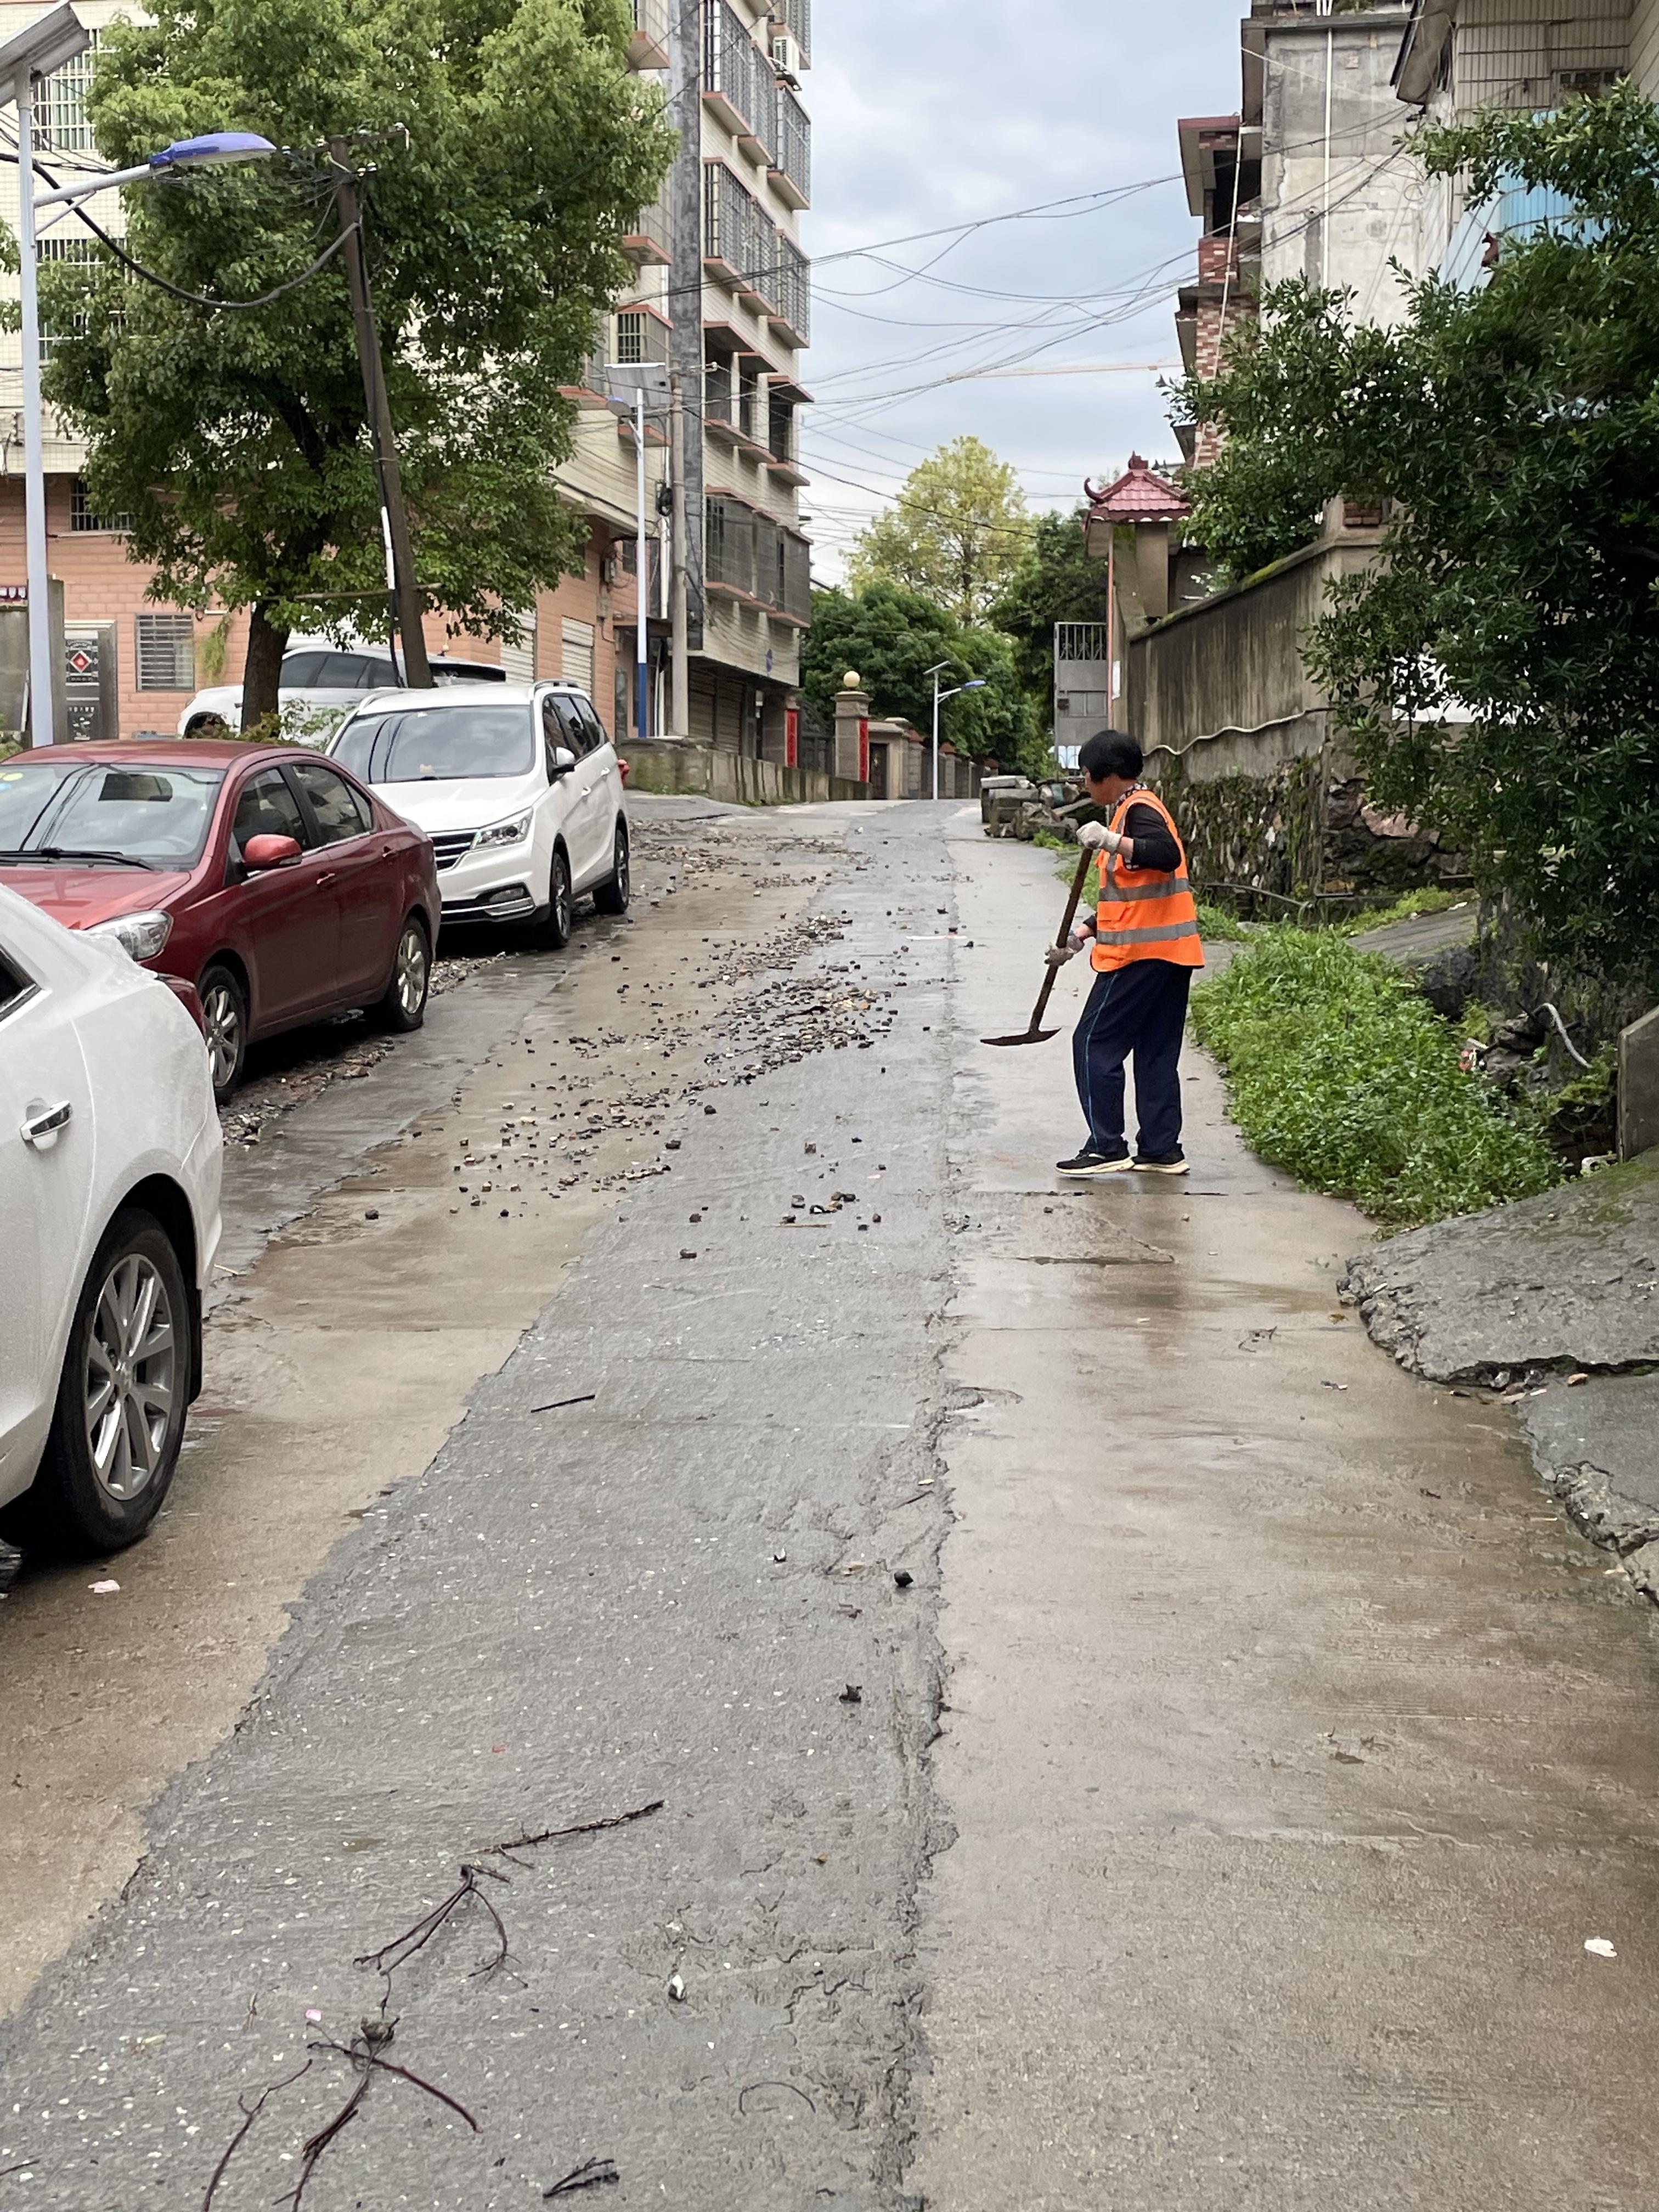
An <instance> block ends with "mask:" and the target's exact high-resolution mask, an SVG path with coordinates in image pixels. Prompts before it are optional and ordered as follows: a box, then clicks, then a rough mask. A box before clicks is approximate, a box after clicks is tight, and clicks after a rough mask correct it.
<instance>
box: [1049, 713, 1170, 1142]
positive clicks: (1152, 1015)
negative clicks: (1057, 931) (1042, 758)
mask: <svg viewBox="0 0 1659 2212" xmlns="http://www.w3.org/2000/svg"><path fill="white" fill-rule="evenodd" d="M1143 765H1144V763H1143V760H1142V757H1141V750H1140V747H1139V745H1138V744H1136V743H1135V741H1134V739H1133V738H1128V737H1125V736H1124V735H1123V733H1122V732H1121V731H1119V730H1100V731H1097V732H1096V734H1095V735H1094V736H1093V737H1092V738H1089V739H1087V741H1086V742H1085V744H1084V745H1083V746H1082V747H1081V749H1080V750H1079V754H1078V766H1079V769H1080V770H1081V771H1082V775H1083V780H1084V784H1085V787H1086V789H1087V791H1088V794H1089V797H1090V798H1091V799H1092V800H1093V801H1094V803H1095V805H1097V807H1099V808H1100V810H1101V811H1102V812H1103V814H1104V815H1105V816H1106V817H1107V819H1106V820H1105V821H1103V822H1100V821H1091V822H1085V823H1084V824H1083V826H1082V828H1081V829H1079V831H1078V842H1079V845H1083V846H1085V847H1089V848H1092V850H1093V851H1094V853H1095V854H1096V858H1097V874H1098V877H1099V879H1100V898H1099V903H1098V905H1097V907H1096V909H1095V911H1094V914H1093V915H1079V917H1078V919H1077V921H1076V922H1075V923H1074V924H1073V928H1072V933H1071V935H1070V937H1069V939H1067V941H1066V944H1065V945H1050V947H1049V948H1048V963H1049V965H1050V966H1051V967H1058V966H1059V965H1060V963H1061V962H1062V961H1066V960H1070V959H1072V958H1073V957H1075V956H1076V955H1077V954H1078V953H1079V952H1081V951H1083V950H1084V949H1085V946H1086V947H1087V948H1088V951H1089V958H1090V963H1091V966H1092V967H1093V969H1094V970H1095V980H1094V987H1093V988H1092V989H1091V992H1090V994H1089V997H1088V1000H1087V1003H1086V1004H1085V1006H1084V1009H1083V1013H1082V1017H1081V1018H1080V1019H1079V1023H1078V1025H1077V1030H1076V1032H1075V1034H1074V1036H1073V1040H1072V1051H1073V1060H1074V1062H1075V1065H1076V1070H1077V1091H1078V1097H1079V1101H1080V1102H1081V1103H1082V1107H1083V1118H1084V1121H1085V1124H1086V1125H1087V1129H1088V1134H1087V1135H1086V1136H1085V1139H1084V1141H1083V1145H1082V1148H1081V1150H1080V1151H1079V1152H1076V1153H1074V1154H1073V1157H1072V1158H1070V1159H1069V1160H1060V1161H1058V1162H1057V1163H1056V1165H1057V1167H1058V1169H1059V1171H1060V1174H1061V1175H1063V1176H1109V1175H1119V1174H1121V1173H1123V1172H1125V1171H1126V1170H1130V1169H1139V1170H1141V1171H1143V1172H1144V1173H1146V1174H1148V1175H1168V1176H1179V1175H1185V1174H1186V1172H1187V1156H1186V1154H1185V1153H1184V1152H1182V1149H1181V1038H1182V1030H1183V1029H1184V1028H1185V1026H1186V1021H1187V994H1188V990H1189V988H1190V987H1191V984H1192V979H1193V970H1194V968H1201V967H1202V966H1203V965H1204V951H1203V947H1202V946H1201V945H1200V943H1199V936H1198V909H1197V907H1196V906H1195V905H1194V901H1193V894H1192V890H1191V888H1190V887H1189V885H1188V881H1187V854H1186V848H1184V847H1183V845H1182V842H1181V836H1180V833H1179V831H1178V830H1177V829H1176V826H1175V823H1174V821H1173V820H1172V819H1171V817H1170V811H1169V809H1168V808H1167V807H1166V806H1165V805H1164V802H1163V800H1162V799H1159V798H1158V796H1157V794H1156V793H1154V792H1152V791H1150V790H1148V788H1147V787H1146V785H1145V784H1144V783H1142V782H1141V781H1140V771H1141V769H1142V767H1143ZM1132 1053H1133V1055H1134V1063H1135V1111H1136V1115H1137V1116H1138V1120H1139V1129H1138V1132H1137V1141H1136V1148H1135V1152H1134V1153H1133V1157H1131V1155H1130V1152H1129V1147H1128V1146H1127V1144H1126V1143H1125V1141H1124V1136H1123V1064H1124V1062H1125V1060H1127V1059H1128V1057H1129V1055H1130V1054H1132Z"/></svg>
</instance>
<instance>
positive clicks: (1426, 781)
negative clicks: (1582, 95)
mask: <svg viewBox="0 0 1659 2212" xmlns="http://www.w3.org/2000/svg"><path fill="white" fill-rule="evenodd" d="M1419 146H1420V148H1421V149H1422V150H1423V152H1424V153H1425V157H1426V159H1427V161H1428V163H1429V166H1430V167H1431V170H1434V171H1437V172H1440V173H1453V172H1458V171H1461V172H1462V173H1463V174H1464V175H1465V177H1466V178H1467V179H1468V192H1469V195H1470V200H1471V204H1476V205H1478V204H1480V200H1481V198H1482V197H1484V196H1485V195H1486V194H1487V193H1489V192H1490V191H1492V189H1493V188H1494V187H1495V186H1496V185H1497V184H1498V180H1499V179H1500V178H1516V179H1520V180H1521V181H1522V183H1523V184H1524V185H1528V186H1547V187H1549V188H1550V189H1551V190H1552V191H1553V192H1555V193H1559V194H1561V195H1563V196H1565V198H1566V199H1567V200H1568V201H1569V202H1571V204H1573V206H1574V207H1575V208H1576V209H1577V211H1578V213H1577V220H1575V221H1571V222H1555V223H1551V224H1548V225H1545V226H1542V227H1540V228H1535V229H1534V230H1532V231H1530V232H1528V233H1522V234H1518V235H1516V236H1512V237H1511V238H1510V239H1507V240H1505V241H1504V245H1503V248H1502V251H1501V252H1500V253H1499V255H1498V259H1497V262H1496V265H1495V266H1494V267H1493V268H1492V270H1491V272H1490V276H1489V278H1488V280H1487V281H1486V283H1483V284H1481V285H1480V287H1479V288H1478V289H1473V290H1468V291H1462V290H1459V289H1455V288H1454V287H1453V286H1451V285H1449V284H1447V283H1441V282H1439V281H1438V280H1437V279H1434V278H1429V279H1425V280H1424V281H1422V282H1419V283H1416V284H1414V285H1413V288H1412V290H1411V294H1410V304H1409V312H1408V313H1407V316H1406V318H1405V319H1404V320H1403V321H1401V323H1399V324H1398V325H1395V326H1394V327H1393V328H1392V329H1390V330H1388V331H1383V330H1378V329H1375V328H1372V327H1370V326H1367V325H1358V326H1352V325H1349V324H1348V323H1347V322H1346V319H1345V314H1344V307H1345V304H1346V303H1345V301H1343V299H1342V298H1341V296H1340V295H1334V294H1330V293H1323V292H1319V291H1316V290H1314V289H1310V288H1308V287H1305V286H1301V285H1287V286H1285V287H1282V288H1280V289H1278V290H1276V291H1275V292H1273V294H1271V295H1269V297H1268V298H1267V301H1266V302H1265V303H1264V304H1265V307H1266V309H1267V313H1266V314H1265V316H1264V319H1263V323H1262V327H1261V331H1260V332H1259V333H1258V334H1257V335H1256V336H1255V337H1254V339H1252V340H1250V341H1249V342H1247V343H1243V344H1241V345H1240V346H1239V347H1238V348H1237V350H1235V351H1234V352H1233V353H1232V354H1231V358H1230V360H1229V362H1227V363H1226V364H1225V366H1224V368H1223V372H1222V374H1221V375H1220V376H1219V377H1218V379H1217V380H1215V381H1214V382H1213V383H1211V384H1207V385H1206V384H1191V385H1189V386H1188V387H1187V398H1188V406H1189V408H1190V410H1191V412H1192V414H1193V416H1194V419H1195V420H1200V421H1206V422H1217V423H1219V424H1220V425H1222V426H1223V427H1224V428H1225V430H1226V432H1227V441H1226V443H1225V446H1224V447H1223V449H1222V451H1221V453H1220V456H1219V458H1218V460H1217V461H1216V463H1215V465H1214V466H1213V468H1212V470H1211V471H1209V472H1208V474H1207V477H1195V479H1194V482H1193V485H1192V489H1193V495H1194V507H1195V528H1196V530H1197V532H1198V533H1199V534H1200V536H1201V537H1203V538H1204V539H1205V541H1206V543H1207V544H1210V545H1211V546H1212V547H1214V548H1216V549H1218V550H1225V551H1227V552H1228V553H1229V554H1230V555H1231V557H1233V558H1234V559H1235V560H1239V561H1248V560H1250V559H1254V558H1255V557H1256V556H1257V555H1258V554H1259V553H1260V552H1261V551H1263V550H1267V549H1269V548H1273V549H1275V550H1285V542H1284V541H1285V531H1286V520H1287V518H1289V519H1290V520H1295V518H1296V517H1297V515H1301V516H1303V517H1309V516H1311V515H1312V514H1314V513H1316V512H1317V510H1318V508H1319V506H1320V504H1321V503H1322V501H1324V500H1325V499H1327V498H1329V497H1332V496H1334V495H1337V494H1339V493H1346V494H1349V495H1362V496H1367V497H1370V498H1372V499H1381V500H1387V501H1390V502H1391V510H1390V512H1391V520H1390V522H1389V527H1388V531H1387V534H1386V542H1385V545H1384V549H1383V558H1382V559H1381V560H1380V561H1379V562H1377V563H1376V565H1374V566H1372V567H1370V568H1367V569H1366V570H1365V571H1364V572H1363V573H1361V574H1358V575H1354V576H1352V577H1349V578H1346V579H1345V580H1342V581H1340V583H1338V584H1336V585H1334V586H1333V587H1332V589H1331V593H1330V603H1329V605H1328V608H1327V610H1326V611H1325V612H1324V613H1323V614H1322V616H1321V617H1318V618H1317V619H1316V621H1315V623H1313V625H1312V627H1311V630H1310V635H1309V637H1308V639H1307V641H1306V643H1305V647H1304V650H1305V652H1306V653H1307V656H1308V659H1309V662H1310V666H1311V667H1312V669H1313V671H1314V672H1315V673H1316V677H1317V678H1318V679H1319V680H1320V681H1321V682H1322V684H1324V685H1325V686H1326V688H1327V690H1328V693H1329V696H1331V698H1332V699H1333V701H1334V703H1335V705H1336V708H1337V709H1338V711H1339V713H1340V715H1341V716H1342V718H1343V720H1344V721H1345V722H1346V724H1347V725H1348V726H1349V727H1350V728H1351V729H1352V731H1353V732H1354V734H1355V738H1356V740H1357V743H1358V749H1359V751H1360V755H1361V757H1362V761H1363V763H1364V766H1365V769H1366V771H1367V774H1368V776H1369V778H1370V784H1371V788H1372V792H1373V794H1374V796H1375V797H1376V799H1378V800H1379V801H1381V802H1382V803H1383V805H1391V806H1396V807H1398V808H1400V809H1401V810H1402V811H1407V812H1410V813H1413V814H1415V815H1417V816H1418V817H1419V818H1421V819H1423V820H1424V821H1425V822H1427V823H1431V824H1432V825H1433V826H1434V827H1435V828H1437V829H1439V830H1440V831H1441V832H1442V833H1443V835H1445V836H1449V837H1450V838H1451V839H1453V840H1455V842H1456V843H1457V844H1458V845H1459V846H1460V847H1461V848H1462V849H1463V850H1464V851H1465V852H1466V853H1467V854H1468V855H1469V856H1470V858H1471V860H1472V861H1473V863H1474V866H1475V868H1476V870H1477V872H1478V873H1479V875H1480V878H1481V880H1482V881H1483V883H1485V884H1487V885H1488V886H1491V887H1493V888H1498V889H1502V890H1504V891H1506V892H1508V893H1509V894H1510V896H1511V898H1512V900H1513V902H1515V904H1516V908H1518V910H1519V911H1520V912H1521V913H1522V915H1524V916H1526V917H1527V918H1528V921H1529V923H1530V927H1531V933H1532V935H1533V939H1534V944H1535V945H1536V946H1537V948H1538V950H1539V951H1541V952H1542V953H1544V954H1545V955H1547V956H1562V955H1572V956H1577V957H1581V958H1582V959H1583V961H1584V962H1585V963H1587V964H1591V965H1596V966H1600V967H1601V968H1603V969H1606V970H1607V971H1609V972H1630V971H1632V970H1635V971H1639V970H1642V969H1646V970H1648V971H1649V972H1652V971H1653V970H1654V969H1655V968H1656V965H1659V963H1656V954H1655V948H1656V945H1659V775H1656V773H1655V768H1656V760H1659V436H1656V428H1659V410H1656V403H1655V393H1656V392H1659V112H1656V110H1655V108H1654V107H1653V106H1652V105H1651V104H1650V102H1649V101H1647V100H1644V99H1642V98H1641V97H1640V96H1639V95H1638V94H1637V93H1636V92H1635V91H1633V90H1632V89H1631V88H1628V87H1622V88H1619V89H1618V90H1616V91H1615V92H1613V93H1612V94H1609V95H1608V96H1607V97H1606V98H1605V99H1601V100H1573V101H1571V102H1569V103H1568V104H1567V105H1566V106H1565V107H1563V108H1562V109H1561V110H1560V111H1559V112H1557V113H1555V114H1553V115H1548V116H1544V117H1534V116H1531V115H1528V114H1522V113H1505V112H1489V113H1486V114H1484V115H1482V116H1480V117H1478V118H1475V119H1474V121H1473V122H1471V123H1470V124H1468V125H1464V126H1462V127H1459V128H1455V129H1451V130H1445V131H1434V132H1426V133H1425V134H1424V136H1423V137H1422V138H1421V139H1419Z"/></svg>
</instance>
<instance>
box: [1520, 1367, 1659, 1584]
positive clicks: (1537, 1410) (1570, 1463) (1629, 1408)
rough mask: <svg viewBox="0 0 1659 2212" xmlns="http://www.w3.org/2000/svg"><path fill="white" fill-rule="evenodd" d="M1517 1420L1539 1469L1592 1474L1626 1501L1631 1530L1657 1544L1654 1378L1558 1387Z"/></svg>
mask: <svg viewBox="0 0 1659 2212" xmlns="http://www.w3.org/2000/svg"><path fill="white" fill-rule="evenodd" d="M1520 1413H1521V1425H1522V1428H1524V1429H1525V1431H1526V1432H1527V1441H1528V1443H1529V1444H1530V1445H1531V1446H1532V1453H1533V1457H1534V1460H1535V1461H1536V1462H1538V1465H1539V1466H1540V1467H1541V1468H1545V1469H1558V1470H1559V1469H1565V1468H1575V1469H1582V1468H1591V1469H1592V1470H1593V1471H1594V1472H1595V1474H1599V1475H1601V1477H1602V1478H1603V1479H1604V1480H1605V1481H1606V1482H1607V1486H1608V1487H1609V1489H1610V1490H1612V1491H1613V1492H1614V1493H1615V1494H1616V1495H1617V1496H1618V1497H1619V1498H1622V1499H1624V1500H1625V1501H1626V1505H1627V1507H1628V1508H1629V1511H1630V1516H1631V1518H1632V1525H1636V1524H1637V1523H1638V1522H1640V1523H1641V1524H1642V1525H1644V1526H1650V1528H1651V1533H1652V1534H1653V1535H1655V1536H1656V1537H1659V1444H1656V1443H1655V1438H1656V1437H1659V1373H1649V1374H1645V1375H1593V1376H1591V1377H1590V1379H1589V1382H1588V1383H1578V1384H1577V1385H1575V1386H1574V1387H1572V1388H1571V1389H1569V1388H1568V1386H1567V1385H1566V1384H1565V1383H1553V1384H1552V1385H1551V1387H1550V1388H1549V1389H1547V1390H1545V1391H1543V1392H1541V1394H1540V1395H1538V1396H1537V1397H1535V1398H1528V1399H1525V1400H1524V1401H1522V1405H1521V1408H1520ZM1644 1541H1645V1539H1644ZM1620 1548H1621V1549H1622V1548H1624V1547H1623V1546H1621V1547H1620Z"/></svg>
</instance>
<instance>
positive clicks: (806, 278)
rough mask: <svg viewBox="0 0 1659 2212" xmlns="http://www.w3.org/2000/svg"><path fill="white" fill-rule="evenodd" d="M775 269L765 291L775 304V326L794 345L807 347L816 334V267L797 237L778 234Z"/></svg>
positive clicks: (773, 317)
mask: <svg viewBox="0 0 1659 2212" xmlns="http://www.w3.org/2000/svg"><path fill="white" fill-rule="evenodd" d="M773 256H774V267H773V273H772V275H771V277H770V280H769V284H768V285H767V286H765V287H763V289H765V290H766V292H767V296H768V298H769V301H771V305H772V309H773V313H772V325H773V327H774V329H775V330H778V331H781V332H782V334H783V336H784V337H786V338H787V340H788V341H789V343H791V344H792V345H803V346H804V345H805V343H807V341H808V340H809V339H810V338H811V335H812V264H811V262H810V261H809V260H808V259H807V258H806V256H805V254H804V253H803V252H801V250H800V248H799V246H797V245H796V243H795V241H794V240H793V238H786V237H785V236H784V234H783V233H782V232H781V231H778V232H776V233H775V234H774V240H773Z"/></svg>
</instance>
